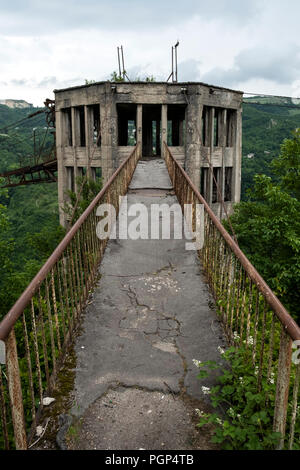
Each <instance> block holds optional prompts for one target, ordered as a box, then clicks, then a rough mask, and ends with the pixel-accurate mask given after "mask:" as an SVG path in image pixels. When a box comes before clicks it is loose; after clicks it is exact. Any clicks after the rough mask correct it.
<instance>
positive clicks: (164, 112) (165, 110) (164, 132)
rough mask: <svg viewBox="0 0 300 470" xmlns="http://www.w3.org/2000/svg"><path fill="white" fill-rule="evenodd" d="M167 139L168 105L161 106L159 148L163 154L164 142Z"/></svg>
mask: <svg viewBox="0 0 300 470" xmlns="http://www.w3.org/2000/svg"><path fill="white" fill-rule="evenodd" d="M167 140H168V105H167V104H162V106H161V149H162V155H163V148H164V142H165V143H167Z"/></svg>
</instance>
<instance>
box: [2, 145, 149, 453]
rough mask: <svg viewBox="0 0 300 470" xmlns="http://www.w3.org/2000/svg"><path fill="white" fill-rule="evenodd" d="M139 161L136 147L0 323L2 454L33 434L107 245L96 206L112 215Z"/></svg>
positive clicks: (26, 441)
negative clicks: (1, 348) (0, 347)
mask: <svg viewBox="0 0 300 470" xmlns="http://www.w3.org/2000/svg"><path fill="white" fill-rule="evenodd" d="M140 156H141V145H140V144H137V146H136V147H135V148H134V149H133V151H132V152H131V154H130V155H129V156H128V157H127V158H126V159H125V161H124V162H123V163H122V164H121V165H120V167H119V168H118V169H117V170H116V171H115V172H114V174H113V175H112V176H111V178H110V179H109V180H108V181H107V183H106V184H105V185H104V187H103V188H102V190H101V191H100V192H99V194H98V195H97V196H96V197H95V198H94V200H93V201H92V202H91V204H90V205H89V206H88V208H87V209H86V210H85V211H84V212H83V214H82V215H81V216H80V217H79V219H78V220H77V221H76V222H75V224H74V225H73V226H72V228H71V229H70V230H69V232H68V233H67V234H66V235H65V237H64V238H63V240H62V241H61V242H60V243H59V245H58V246H57V248H56V249H55V250H54V251H53V253H52V255H51V256H50V257H49V258H48V260H47V261H46V263H45V264H44V265H43V266H42V268H41V269H40V271H39V272H38V274H37V275H36V276H35V277H34V279H33V280H32V281H31V282H30V284H29V285H28V287H27V288H26V289H25V291H24V292H23V294H22V295H21V296H20V297H19V299H18V300H17V301H16V303H15V304H14V306H13V307H12V308H11V309H10V311H9V312H8V313H7V314H6V315H5V317H4V318H3V320H2V321H1V323H0V342H4V344H5V372H4V370H2V366H1V364H0V443H1V442H3V445H4V448H5V449H9V448H10V447H16V448H17V449H27V448H28V444H29V443H30V442H31V440H32V438H33V436H34V434H35V430H36V426H37V424H38V422H39V419H40V416H41V413H42V410H43V397H45V396H47V395H45V394H48V393H51V391H52V389H53V388H54V387H55V382H56V380H57V374H58V372H59V370H60V368H61V366H62V365H63V363H64V358H65V357H66V353H67V351H68V347H69V345H70V343H71V342H72V341H73V339H74V335H75V334H76V331H77V328H78V325H79V319H80V316H81V313H82V311H83V310H84V308H85V305H86V302H87V300H88V297H89V293H90V289H91V288H92V287H93V285H94V284H95V281H96V279H97V269H98V266H99V263H100V261H101V259H102V256H103V253H104V250H105V247H106V244H107V242H108V236H107V237H106V238H105V239H99V238H98V237H97V233H96V228H97V223H98V219H97V206H98V204H99V203H100V202H105V203H111V204H113V205H114V207H115V210H116V213H117V212H118V210H119V205H120V198H119V197H120V196H123V195H124V194H126V192H127V189H128V186H129V184H130V181H131V178H132V175H133V173H134V170H135V167H136V165H137V162H138V160H139V158H140ZM107 235H109V234H107ZM37 402H38V405H37ZM0 447H1V445H0Z"/></svg>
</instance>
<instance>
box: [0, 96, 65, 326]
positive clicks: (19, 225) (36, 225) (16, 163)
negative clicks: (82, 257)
mask: <svg viewBox="0 0 300 470" xmlns="http://www.w3.org/2000/svg"><path fill="white" fill-rule="evenodd" d="M36 111H39V108H30V109H28V108H27V109H26V108H25V109H14V108H12V109H11V108H8V107H7V106H2V105H0V129H1V131H0V171H1V172H5V171H10V170H13V169H16V168H19V167H22V166H26V165H33V164H34V163H35V162H37V161H42V160H43V158H45V157H46V156H47V155H48V154H49V152H51V149H52V147H53V137H52V136H51V134H50V132H49V130H48V131H47V124H46V121H45V115H44V113H42V114H39V115H37V116H35V117H33V118H31V119H25V118H26V116H28V115H30V114H32V113H35V112H36ZM23 119H25V120H24V121H23V122H19V121H21V120H23ZM16 122H18V123H17V124H15V125H12V124H13V123H16ZM5 126H7V128H6V127H5ZM2 183H3V182H2ZM0 204H1V220H2V224H1V232H0V239H1V246H2V250H1V252H2V253H3V254H2V257H4V258H5V260H4V259H3V263H1V264H2V266H3V267H2V270H1V272H0V285H1V306H0V318H1V317H3V316H4V315H5V313H6V312H7V311H8V310H9V308H10V307H11V306H12V305H13V303H14V302H15V301H16V300H17V298H18V297H19V296H20V294H21V293H22V291H23V290H24V288H25V287H26V286H27V284H28V283H29V282H30V280H31V279H32V277H33V276H34V275H35V274H36V272H37V271H38V269H39V268H40V267H41V265H42V264H43V263H44V262H45V260H46V259H47V258H48V256H49V255H50V254H51V252H52V251H53V249H54V248H55V246H56V245H57V243H58V241H59V240H60V239H61V237H62V235H63V230H62V228H61V227H59V219H58V204H57V187H56V184H36V185H30V186H19V187H13V188H8V189H6V190H2V191H1V192H0Z"/></svg>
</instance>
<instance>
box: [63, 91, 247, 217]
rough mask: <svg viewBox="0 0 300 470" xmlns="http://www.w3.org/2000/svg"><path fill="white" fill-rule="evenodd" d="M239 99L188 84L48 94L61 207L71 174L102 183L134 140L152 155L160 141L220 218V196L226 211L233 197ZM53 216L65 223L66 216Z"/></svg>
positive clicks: (237, 179) (237, 176)
mask: <svg viewBox="0 0 300 470" xmlns="http://www.w3.org/2000/svg"><path fill="white" fill-rule="evenodd" d="M242 97H243V94H242V92H239V91H233V90H229V89H226V88H221V87H216V86H210V85H206V84H203V83H194V82H189V83H166V82H163V83H162V82H115V83H113V82H98V83H92V84H88V85H84V86H77V87H72V88H68V89H63V90H55V108H56V145H57V160H58V192H59V205H60V208H62V207H63V205H64V204H65V202H66V201H67V194H66V191H67V190H68V189H71V190H74V191H75V192H76V190H77V182H76V181H77V177H78V176H80V175H83V174H86V173H87V175H88V176H89V177H90V178H93V179H94V180H97V178H102V180H103V182H104V183H105V182H106V181H107V180H108V178H109V177H110V176H111V175H112V173H113V172H114V171H115V169H116V168H117V167H118V166H119V165H120V164H121V163H122V161H123V160H124V159H125V158H126V157H127V156H128V155H129V154H130V153H131V151H132V147H133V146H135V145H136V144H137V143H140V144H141V147H142V156H143V157H153V158H155V157H162V156H163V155H162V148H163V145H164V142H166V143H167V145H168V146H169V147H170V149H171V152H172V153H173V155H174V157H175V158H176V159H177V160H178V161H179V162H180V164H181V165H183V167H184V169H185V170H186V172H187V173H188V175H189V176H190V178H191V179H192V181H193V183H194V184H195V186H196V187H197V188H198V189H199V190H200V192H201V194H202V195H203V196H204V198H205V199H206V201H207V202H208V203H209V204H210V205H211V207H212V209H213V210H214V212H215V213H216V215H218V216H220V215H222V214H224V212H222V211H221V204H220V201H221V200H222V199H223V200H224V201H225V205H226V207H227V211H228V212H229V213H230V212H231V210H232V206H233V203H236V202H239V200H240V184H241V139H242ZM212 171H213V174H214V177H213V176H212ZM215 180H216V181H217V183H218V188H219V190H217V185H216V184H215ZM60 216H61V223H62V224H63V225H65V224H66V215H65V212H64V211H62V210H60Z"/></svg>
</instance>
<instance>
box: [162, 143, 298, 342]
mask: <svg viewBox="0 0 300 470" xmlns="http://www.w3.org/2000/svg"><path fill="white" fill-rule="evenodd" d="M164 145H165V148H166V150H167V152H168V153H169V155H170V158H171V159H172V161H173V163H174V164H175V166H176V167H177V168H178V170H179V171H180V173H181V174H182V176H183V178H185V179H186V180H187V182H188V184H189V186H190V187H191V188H192V190H193V191H194V193H195V196H196V197H197V199H198V200H199V201H200V203H201V204H203V205H204V207H205V210H206V212H207V214H208V215H209V217H210V219H211V220H212V222H213V224H214V225H215V226H216V228H217V229H218V231H219V232H220V234H221V235H222V237H223V238H224V240H225V242H226V243H227V245H228V246H229V247H230V249H231V250H232V251H233V253H234V254H235V255H236V257H237V258H238V259H239V260H240V262H241V264H242V265H243V267H244V268H245V270H246V271H247V274H248V275H249V277H250V278H251V279H252V281H253V282H254V283H255V284H256V285H257V287H258V289H259V290H260V292H261V293H262V295H263V296H264V297H265V299H266V301H267V302H268V304H269V305H270V307H271V308H272V310H273V311H274V312H275V313H276V315H277V317H278V319H279V320H280V322H281V323H282V325H283V326H284V328H285V330H286V332H287V333H288V334H289V335H290V337H291V339H292V340H293V341H297V340H300V327H299V325H298V324H297V323H296V322H295V320H294V319H293V318H292V316H291V315H290V314H289V312H288V311H287V310H286V308H285V307H284V306H283V305H282V303H281V302H280V300H279V299H278V298H277V297H276V295H275V294H274V292H273V291H272V289H271V288H270V287H269V286H268V284H267V283H266V281H265V280H264V279H263V278H262V277H261V275H260V274H259V273H258V271H257V270H256V269H255V267H254V266H253V265H252V263H251V262H250V261H249V260H248V258H247V257H246V255H245V254H244V253H243V252H242V250H241V249H240V248H239V247H238V245H237V244H236V242H235V241H234V240H233V238H232V237H231V236H230V234H229V233H228V232H227V230H226V229H225V228H224V226H223V225H222V224H221V222H220V220H219V219H218V218H217V217H216V216H215V214H214V213H213V211H212V209H211V208H210V207H209V205H208V203H207V202H206V200H205V199H204V197H203V196H202V195H201V194H200V192H199V191H198V190H197V188H196V186H195V185H194V183H193V182H192V180H191V179H190V177H189V176H188V174H187V173H186V172H185V171H184V169H183V168H182V166H181V165H180V164H179V163H178V161H177V160H176V159H175V158H174V156H173V155H172V153H171V151H170V149H169V148H168V146H167V144H166V143H165V142H164Z"/></svg>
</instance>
